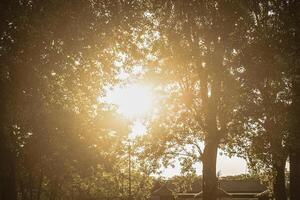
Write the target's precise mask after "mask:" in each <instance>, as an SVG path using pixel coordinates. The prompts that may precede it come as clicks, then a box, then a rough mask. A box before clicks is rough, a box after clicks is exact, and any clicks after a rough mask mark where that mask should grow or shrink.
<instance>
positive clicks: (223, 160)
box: [162, 155, 247, 178]
mask: <svg viewBox="0 0 300 200" xmlns="http://www.w3.org/2000/svg"><path fill="white" fill-rule="evenodd" d="M195 167H196V172H197V174H198V175H200V174H202V166H201V164H197V165H196V166H195ZM218 171H221V176H228V175H238V174H244V173H247V164H246V161H245V160H244V159H241V158H238V157H232V158H229V157H227V156H224V155H218V160H217V172H218ZM175 175H180V164H179V162H176V163H175V168H172V167H168V168H164V169H162V176H164V177H166V178H170V177H172V176H175Z"/></svg>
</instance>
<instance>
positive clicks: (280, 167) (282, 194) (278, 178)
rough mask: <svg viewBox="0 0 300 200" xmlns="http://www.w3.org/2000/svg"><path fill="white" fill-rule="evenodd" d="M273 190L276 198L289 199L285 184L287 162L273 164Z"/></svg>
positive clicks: (277, 199) (278, 199)
mask: <svg viewBox="0 0 300 200" xmlns="http://www.w3.org/2000/svg"><path fill="white" fill-rule="evenodd" d="M273 172H274V177H273V190H274V197H275V200H287V194H286V186H285V162H282V163H274V164H273Z"/></svg>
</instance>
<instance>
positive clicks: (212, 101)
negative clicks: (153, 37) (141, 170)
mask: <svg viewBox="0 0 300 200" xmlns="http://www.w3.org/2000/svg"><path fill="white" fill-rule="evenodd" d="M152 8H153V9H152V10H150V13H153V18H154V20H156V21H157V23H156V24H157V27H155V28H156V30H158V32H159V34H160V38H159V39H158V40H157V41H156V45H154V47H153V50H154V52H153V55H154V57H156V58H157V59H156V63H155V62H154V65H155V64H156V66H157V68H156V69H157V71H158V72H159V73H158V74H159V75H160V76H162V79H163V80H162V85H164V84H165V85H167V86H166V88H168V89H163V90H164V92H165V93H169V94H170V96H169V99H168V100H169V101H165V102H164V103H162V104H161V105H163V108H162V110H163V111H162V113H163V114H162V116H161V117H159V118H158V120H157V122H158V123H157V125H156V126H154V127H153V128H152V131H153V132H154V134H153V138H152V139H151V138H147V139H145V141H148V140H149V141H151V140H152V141H154V143H155V144H154V145H153V148H151V150H149V152H152V151H155V149H156V150H159V152H158V153H156V156H157V155H159V154H163V155H165V158H167V159H168V158H170V156H171V157H172V155H173V156H176V155H178V153H179V154H181V153H182V147H183V148H184V147H186V146H187V145H192V146H194V147H195V148H194V149H193V150H192V152H188V153H187V154H188V155H189V156H192V158H193V159H194V161H199V160H201V162H202V164H203V192H204V199H205V200H207V199H216V198H217V197H216V189H217V177H216V159H217V151H218V147H219V145H220V144H221V143H222V141H224V139H225V138H226V136H227V133H228V129H230V126H231V125H232V121H233V120H232V119H233V118H234V117H233V116H232V115H234V112H233V111H234V108H235V106H236V104H235V100H234V99H235V97H237V96H236V95H237V92H236V91H234V90H235V89H236V88H238V87H237V86H238V85H236V83H237V81H236V80H235V79H234V76H233V74H232V73H233V72H236V70H237V68H238V67H239V66H232V65H231V60H232V58H233V57H234V56H235V51H236V49H235V48H238V45H239V41H241V40H240V35H242V33H241V32H243V31H244V30H245V29H243V25H244V24H243V23H244V22H245V18H244V10H243V7H242V4H240V3H238V2H233V1H226V2H219V1H197V2H195V1H193V2H182V1H167V2H155V3H154V4H153V5H152ZM242 16H243V17H242ZM239 28H240V30H242V31H240V30H239V31H238V29H239ZM156 50H157V51H156ZM154 61H155V59H154ZM229 94H230V95H229ZM149 137H151V136H149ZM159 137H160V138H159ZM200 141H204V149H203V150H202V149H201V142H200ZM189 149H191V148H189ZM176 150H178V151H177V152H176ZM185 150H186V148H184V149H183V151H185ZM154 159H155V156H154ZM186 161H187V160H186Z"/></svg>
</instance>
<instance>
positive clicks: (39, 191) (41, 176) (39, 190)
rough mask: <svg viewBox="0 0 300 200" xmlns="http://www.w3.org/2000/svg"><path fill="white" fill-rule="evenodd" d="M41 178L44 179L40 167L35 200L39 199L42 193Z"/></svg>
mask: <svg viewBox="0 0 300 200" xmlns="http://www.w3.org/2000/svg"><path fill="white" fill-rule="evenodd" d="M43 180H44V173H43V169H41V174H40V180H39V186H38V191H37V197H36V199H37V200H40V198H41V194H42V186H43Z"/></svg>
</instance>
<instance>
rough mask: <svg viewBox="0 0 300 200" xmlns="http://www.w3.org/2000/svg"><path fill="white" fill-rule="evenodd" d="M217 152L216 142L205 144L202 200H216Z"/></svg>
mask: <svg viewBox="0 0 300 200" xmlns="http://www.w3.org/2000/svg"><path fill="white" fill-rule="evenodd" d="M217 151H218V144H217V142H216V141H207V142H206V144H205V148H204V154H203V200H216V199H217V177H216V164H217Z"/></svg>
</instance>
